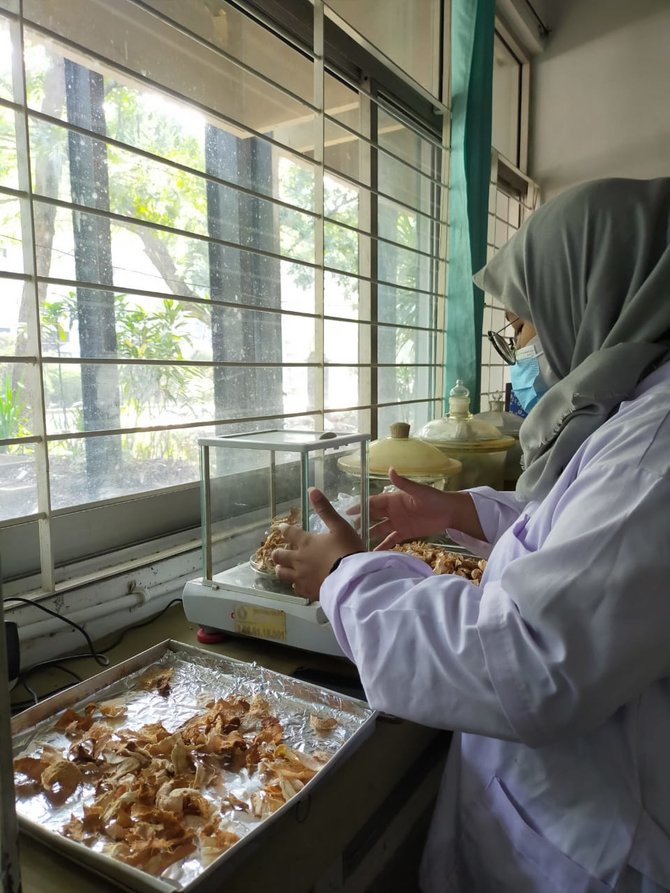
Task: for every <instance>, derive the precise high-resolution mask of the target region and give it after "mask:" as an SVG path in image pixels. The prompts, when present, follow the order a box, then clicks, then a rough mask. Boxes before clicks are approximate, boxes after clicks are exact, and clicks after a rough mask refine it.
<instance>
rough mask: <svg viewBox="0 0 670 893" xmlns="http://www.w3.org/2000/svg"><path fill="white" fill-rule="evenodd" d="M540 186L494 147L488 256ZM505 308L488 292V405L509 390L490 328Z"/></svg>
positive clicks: (498, 324)
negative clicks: (510, 163) (513, 165)
mask: <svg viewBox="0 0 670 893" xmlns="http://www.w3.org/2000/svg"><path fill="white" fill-rule="evenodd" d="M538 198H539V189H538V188H537V186H536V185H535V183H533V182H532V181H531V180H529V179H528V178H527V177H524V176H523V175H522V174H521V173H520V171H517V170H515V169H514V168H512V167H510V166H509V165H508V164H506V163H505V161H504V160H503V159H501V158H500V157H499V156H498V153H497V152H496V151H495V150H494V151H493V153H492V163H491V182H490V185H489V215H488V219H489V225H488V237H487V249H486V250H487V257H488V259H489V260H490V259H491V258H492V257H493V255H494V254H495V253H496V251H497V250H498V249H499V248H501V247H502V246H503V245H504V244H505V242H507V241H508V239H510V238H511V237H512V236H513V235H514V233H515V232H516V231H517V230H518V229H519V227H520V226H521V224H522V223H523V222H524V221H525V220H526V219H527V218H528V217H529V216H530V214H532V212H533V211H534V210H535V207H536V206H537V203H538ZM505 322H506V319H505V308H504V307H503V306H502V304H500V303H499V302H498V301H496V300H495V298H493V297H492V296H491V295H489V294H485V295H484V324H483V326H482V375H481V408H482V410H486V409H488V401H489V399H495V397H494V395H496V394H502V395H504V393H505V387H506V384H507V381H508V380H509V367H508V366H507V365H505V363H504V362H503V360H502V359H501V357H500V356H498V354H497V353H496V351H495V350H494V348H493V345H492V344H491V342H490V341H489V339H488V337H487V332H489V331H494V332H496V331H498V330H499V329H501V328H502V327H503V326H504V325H505Z"/></svg>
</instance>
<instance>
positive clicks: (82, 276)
mask: <svg viewBox="0 0 670 893" xmlns="http://www.w3.org/2000/svg"><path fill="white" fill-rule="evenodd" d="M426 2H427V3H429V4H430V5H432V4H433V0H426ZM7 3H8V0H0V8H3V7H6V6H7ZM11 3H12V5H13V6H14V0H11ZM20 6H21V12H20V16H21V18H22V20H21V21H15V20H14V19H13V18H12V19H10V18H9V17H8V16H6V15H5V14H4V13H3V14H0V51H1V50H2V49H3V48H4V50H5V51H4V52H0V189H1V190H2V191H3V193H4V195H3V196H2V201H1V202H0V205H1V207H0V287H2V299H1V301H0V310H2V314H1V318H0V356H1V357H3V358H4V359H5V361H6V362H5V366H3V367H2V368H0V385H1V384H2V383H3V382H4V383H5V384H6V387H5V388H4V390H3V389H2V388H0V410H1V412H0V415H2V418H3V420H4V424H5V428H4V429H3V430H4V435H2V432H0V435H2V436H0V459H1V458H2V455H3V451H4V453H6V454H7V455H8V456H10V457H11V458H12V461H14V459H17V460H20V462H21V463H23V464H22V465H21V467H20V468H19V469H18V471H17V472H16V474H15V475H14V477H13V478H11V479H10V476H9V475H5V477H2V471H1V470H0V489H2V488H3V487H5V486H6V487H9V486H10V485H12V486H16V487H18V482H21V485H22V486H23V488H24V489H23V491H22V493H23V495H22V496H21V497H20V498H21V500H23V501H22V502H17V499H18V498H19V497H18V496H17V495H16V494H14V496H12V497H11V499H9V498H8V501H7V502H6V505H7V506H9V508H6V507H5V508H3V511H9V512H10V513H12V512H34V511H35V510H36V508H38V509H39V512H40V514H41V517H46V518H47V521H48V523H47V525H44V524H42V523H40V525H39V527H40V536H41V537H43V536H44V532H45V531H46V530H48V529H51V527H53V529H54V531H56V528H57V526H58V525H57V524H55V522H54V524H55V526H54V524H52V522H51V520H50V519H49V512H50V509H51V508H53V509H57V510H62V509H68V508H72V507H79V506H82V505H86V504H87V503H90V502H99V501H102V502H104V501H105V500H109V499H112V500H116V499H121V500H123V498H124V497H128V496H132V495H134V494H139V493H147V494H149V493H150V492H151V491H156V490H163V489H164V488H168V487H181V486H182V485H185V484H193V483H195V482H196V481H197V480H198V477H199V473H198V461H199V457H198V449H197V440H198V437H200V436H202V435H207V434H213V433H216V432H219V433H223V432H230V433H236V432H238V431H242V430H243V431H250V430H260V429H268V428H273V427H279V428H281V427H286V428H292V429H295V430H298V429H303V430H304V429H309V430H321V429H322V428H326V429H327V430H341V431H366V430H369V431H371V432H372V433H375V434H376V425H377V418H378V412H379V409H378V406H377V405H373V395H374V397H375V403H376V402H377V395H379V399H380V400H381V401H382V403H384V402H388V403H389V404H393V405H394V406H395V407H399V408H402V410H403V412H404V407H405V403H406V404H407V405H408V406H413V407H424V408H425V406H426V405H431V401H432V399H433V396H434V393H435V381H436V370H435V368H434V366H433V364H434V362H435V357H436V356H437V355H438V350H437V343H438V341H439V340H440V339H441V338H442V337H443V333H442V332H437V331H435V328H434V327H435V322H436V320H437V319H438V318H439V314H438V310H439V308H440V303H439V302H441V301H442V300H443V296H441V295H438V294H437V288H436V283H437V282H438V275H437V270H438V263H439V262H438V258H437V248H438V244H439V242H440V240H439V237H440V235H441V234H440V232H439V228H440V226H441V225H442V224H441V223H440V221H441V220H442V219H443V218H444V208H443V207H442V206H441V202H442V198H441V194H442V193H441V190H442V184H441V183H440V176H441V157H440V156H441V149H440V147H439V146H436V144H435V140H434V139H433V138H431V137H430V136H429V135H427V134H429V133H430V132H432V126H433V122H432V121H431V122H427V128H428V129H427V130H426V131H424V130H422V129H421V128H420V127H419V126H418V125H417V126H414V125H413V124H412V123H411V122H412V121H413V120H414V115H415V113H417V112H418V110H419V107H420V106H422V105H423V103H418V104H417V108H416V109H413V110H412V109H409V110H408V112H410V114H407V115H406V116H405V115H403V113H402V110H401V109H400V108H399V107H398V108H396V107H395V106H392V105H391V104H390V103H386V104H384V103H385V100H384V99H383V98H381V97H383V96H385V95H386V94H387V93H388V87H389V84H390V83H391V79H389V84H385V83H384V79H383V78H382V79H381V80H380V81H379V82H375V83H374V84H370V85H369V87H368V85H366V88H365V90H364V91H363V90H361V91H359V90H358V89H357V88H356V87H355V86H352V84H351V83H347V82H345V81H346V77H347V76H346V75H343V76H342V77H341V78H340V77H339V76H338V75H337V71H336V68H335V67H334V65H333V63H334V60H330V59H326V60H324V64H325V65H326V66H327V67H328V70H327V73H326V74H325V75H324V81H323V85H322V86H323V90H321V89H320V87H319V85H316V86H317V87H319V88H318V89H315V73H318V71H319V69H318V68H315V66H314V61H313V57H312V51H311V49H310V48H309V46H308V47H307V48H305V47H304V46H303V45H302V43H301V42H300V41H302V40H303V39H304V35H303V34H302V32H301V36H300V38H296V40H295V41H293V40H292V39H291V38H290V36H289V35H287V34H275V33H273V30H272V26H271V24H270V23H267V25H263V26H261V25H260V24H259V23H258V22H257V21H255V20H254V19H253V17H252V16H250V15H245V13H244V12H243V5H242V6H240V5H239V4H236V3H234V4H233V3H230V4H229V3H226V2H225V0H216V2H211V3H210V2H207V0H189V3H183V4H180V3H176V4H175V3H167V4H166V3H165V2H164V0H148V2H146V3H137V2H135V0H115V2H114V3H105V2H104V0H68V3H64V4H59V3H46V4H45V3H43V2H42V0H23V3H21V4H20ZM15 8H16V7H15ZM307 9H308V14H307V15H306V17H305V19H304V21H303V24H304V25H307V26H310V25H311V21H310V18H311V17H310V15H309V4H308V5H307ZM414 18H415V20H416V16H415V17H414ZM419 18H421V16H419ZM292 21H293V20H292V19H291V18H290V17H287V27H290V26H292ZM23 25H25V27H23ZM19 26H21V27H23V36H24V38H25V42H24V48H25V52H24V57H23V60H22V61H23V65H24V73H25V81H26V93H27V108H26V109H22V108H21V109H18V110H16V109H15V108H10V107H9V105H10V103H13V102H15V101H16V98H17V97H16V96H13V93H12V90H13V84H12V78H13V77H14V75H15V71H14V68H15V67H16V64H15V63H16V58H15V60H14V64H13V63H12V53H16V48H17V46H18V42H17V43H16V46H14V47H12V46H11V43H12V40H14V41H16V38H17V37H18V35H19V33H20V27H19ZM436 33H437V32H436ZM431 34H432V32H431ZM307 43H308V44H310V45H311V43H312V42H311V41H310V40H307ZM426 55H428V53H426ZM319 62H320V60H319ZM331 66H333V67H331ZM319 67H320V66H319ZM378 70H379V71H380V72H381V71H382V69H381V68H378ZM368 90H369V92H368ZM385 91H386V92H385ZM322 93H323V94H325V97H324V101H323V103H322V105H321V106H320V107H318V108H316V107H315V106H316V103H317V102H320V97H321V95H322ZM375 97H376V98H375ZM26 120H27V122H28V128H29V133H28V137H29V141H30V146H29V149H30V155H29V158H30V164H31V169H30V170H28V169H27V168H26V167H25V165H26V163H27V160H28V156H27V157H26V158H25V159H24V158H21V156H20V153H21V151H22V145H23V127H24V123H25V121H26ZM17 128H19V129H18V130H17ZM373 140H374V141H376V142H373ZM24 174H25V177H24ZM29 175H30V176H29ZM19 187H20V188H21V189H22V190H26V193H25V195H24V194H23V193H22V194H21V195H20V196H19V195H17V194H16V192H17V190H18V188H19ZM29 189H30V190H32V191H30V192H29V191H28V190H29ZM511 214H513V209H512V208H511V204H510V206H509V207H508V208H507V209H506V215H507V218H509V217H510V215H511ZM498 216H500V215H498ZM507 218H505V225H506V226H507V225H511V221H509V220H508V219H507ZM501 219H503V218H502V217H501ZM442 235H444V234H443V233H442ZM33 236H34V239H33ZM442 243H444V239H443V240H442ZM33 246H34V248H35V252H34V257H33ZM34 272H36V274H37V275H36V276H33V273H34ZM373 326H374V327H375V328H373ZM440 356H441V354H440ZM10 360H11V362H10ZM3 376H4V377H3ZM397 411H399V409H396V412H397ZM411 411H412V412H413V411H414V410H411ZM418 412H419V409H417V410H416V413H418ZM416 413H415V414H416ZM429 416H430V413H426V417H429ZM383 417H384V416H383V411H382V419H383ZM3 437H4V442H3ZM28 439H29V440H30V441H31V443H30V444H28V443H26V440H28ZM10 440H17V441H18V443H14V444H12V443H8V441H10ZM43 441H46V449H47V451H48V460H49V461H48V462H45V461H44V458H45V454H44V451H43V448H42V443H43ZM35 444H36V445H35ZM5 448H6V449H5ZM37 463H42V464H41V465H40V466H39V468H38V465H37ZM5 464H6V465H7V464H8V460H7V462H6V463H5ZM38 472H39V474H38ZM38 479H39V480H40V484H41V483H42V482H43V481H46V483H47V485H48V491H46V492H47V494H48V495H46V496H45V491H44V489H43V488H42V486H40V489H39V493H38V496H39V506H37V504H36V503H37V499H36V485H35V482H36V480H38ZM3 492H4V491H3ZM167 499H168V495H167V494H161V496H160V497H159V499H158V501H157V504H162V505H165V504H166V500H167ZM12 500H13V501H12ZM191 503H192V504H191ZM122 505H123V502H121V503H120V506H122ZM17 506H18V508H17ZM189 506H190V508H189V510H188V511H189V512H190V514H189V517H187V518H186V517H185V518H184V519H182V520H181V522H180V523H182V524H183V526H189V525H190V526H194V525H196V524H197V523H198V519H197V515H196V506H195V501H194V500H191V502H189ZM120 510H121V507H119V511H120ZM95 511H96V512H98V511H100V512H103V513H104V512H107V511H111V508H110V507H109V506H104V505H101V506H96V507H95ZM63 517H65V518H68V517H69V514H68V513H65V515H64V516H63ZM61 522H62V517H61V520H60V521H59V522H58V523H61ZM152 523H153V522H151V521H150V520H147V524H146V531H147V537H149V536H151V535H152V534H151V530H154V535H155V536H162V535H164V534H165V533H166V530H167V527H166V526H165V525H166V524H167V523H168V522H163V521H161V523H162V524H163V526H162V527H160V525H159V524H158V522H156V524H154V526H153V527H152V526H151V525H152ZM169 523H171V522H169ZM137 526H138V528H139V525H137ZM150 528H151V530H150ZM59 536H60V534H59V533H56V538H58V537H59ZM130 536H134V534H129V537H130ZM128 542H130V540H129V541H128ZM118 543H119V541H118V539H115V540H114V541H113V542H112V545H111V546H110V548H116V545H118ZM124 544H125V541H124ZM42 545H43V546H44V543H42ZM68 548H70V547H69V546H68ZM82 548H83V552H82V554H91V553H90V552H89V553H86V548H87V546H86V545H84V546H83V547H82ZM91 550H92V551H94V552H95V553H96V554H97V553H98V552H99V551H100V550H101V547H100V544H99V543H98V544H97V545H96V546H95V547H93V546H91ZM36 551H38V552H39V551H40V550H36ZM75 553H77V550H76V548H74V547H73V550H71V551H70V552H68V553H67V555H66V556H65V557H64V558H63V553H62V550H61V547H60V544H59V543H55V548H53V549H51V548H50V547H47V548H42V549H41V554H42V556H43V557H46V556H48V555H49V554H51V555H54V556H60V557H59V558H58V560H61V559H62V560H64V561H66V562H68V561H70V560H73V558H74V557H76V554H75ZM77 554H78V553H77ZM24 565H25V562H24ZM22 566H23V565H22ZM64 573H65V572H63V574H64ZM48 576H49V577H50V578H51V577H52V576H53V573H52V572H50V573H49V575H48ZM65 578H66V576H64V575H61V576H60V577H58V579H65Z"/></svg>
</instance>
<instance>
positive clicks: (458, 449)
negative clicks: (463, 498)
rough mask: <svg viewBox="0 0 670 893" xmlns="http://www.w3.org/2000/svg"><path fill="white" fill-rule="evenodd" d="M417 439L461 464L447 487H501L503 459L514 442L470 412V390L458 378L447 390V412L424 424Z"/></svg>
mask: <svg viewBox="0 0 670 893" xmlns="http://www.w3.org/2000/svg"><path fill="white" fill-rule="evenodd" d="M419 439H421V440H424V441H425V442H426V443H429V444H430V445H431V446H435V447H437V448H438V449H439V450H441V451H442V452H443V453H444V454H445V455H447V456H448V457H449V458H451V459H457V460H458V461H459V462H460V463H461V464H462V466H463V468H462V471H461V474H460V475H458V477H457V478H455V479H454V478H452V479H451V480H450V482H449V486H448V489H450V490H464V489H467V488H469V487H480V486H489V487H494V488H495V489H497V490H502V489H503V487H504V484H505V459H506V456H507V452H508V450H509V449H510V447H512V446H514V438H513V437H511V436H509V435H507V434H503V433H502V432H501V431H500V429H499V428H497V427H496V426H495V425H492V424H491V423H490V422H488V421H486V420H483V419H478V418H477V417H476V416H473V415H472V413H471V412H470V391H469V390H468V389H467V387H466V386H465V384H464V383H463V381H462V380H461V379H458V381H457V382H456V384H455V385H454V387H453V388H452V389H451V391H449V412H448V414H447V415H445V416H443V417H442V418H439V419H434V420H433V421H432V422H428V424H426V425H424V426H423V428H422V429H421V431H420V432H419Z"/></svg>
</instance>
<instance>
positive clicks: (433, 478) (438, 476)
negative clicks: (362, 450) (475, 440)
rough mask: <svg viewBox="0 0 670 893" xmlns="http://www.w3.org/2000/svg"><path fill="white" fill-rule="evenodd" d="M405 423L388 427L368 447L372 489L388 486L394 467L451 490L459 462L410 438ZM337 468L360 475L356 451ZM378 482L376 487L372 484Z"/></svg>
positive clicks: (341, 461)
mask: <svg viewBox="0 0 670 893" xmlns="http://www.w3.org/2000/svg"><path fill="white" fill-rule="evenodd" d="M409 432H410V426H409V425H408V424H407V423H406V422H395V423H394V424H393V425H391V426H390V429H389V434H390V436H389V437H384V438H381V439H380V440H373V441H372V443H370V445H369V450H368V476H369V478H370V490H371V492H375V491H377V492H379V491H380V490H382V489H384V486H385V485H387V486H388V485H389V479H388V470H389V468H391V467H393V468H395V470H396V471H397V472H398V474H401V475H403V477H407V478H411V480H413V481H419V482H420V483H424V484H431V485H432V486H434V487H437V488H438V489H451V487H450V484H451V481H452V479H454V478H455V477H458V475H459V474H460V473H461V470H462V465H461V463H460V461H458V460H457V459H454V458H453V457H451V456H446V455H445V454H444V453H443V452H442V451H441V450H439V449H438V448H437V447H435V446H432V445H431V444H429V443H425V442H424V441H422V440H419V439H418V438H416V437H410V434H409ZM339 465H340V468H342V469H343V470H344V471H347V472H348V473H349V474H352V475H354V476H359V475H360V458H359V457H358V455H357V454H356V453H351V454H349V455H347V456H343V457H342V458H341V459H340V460H339ZM373 482H377V486H375V483H373Z"/></svg>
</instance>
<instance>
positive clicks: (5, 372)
mask: <svg viewBox="0 0 670 893" xmlns="http://www.w3.org/2000/svg"><path fill="white" fill-rule="evenodd" d="M34 408H35V376H34V367H33V366H30V365H28V364H24V363H0V450H1V449H2V447H3V445H2V441H3V440H6V439H10V438H14V437H30V436H31V435H32V434H34V433H35V428H34ZM4 447H5V451H6V450H7V449H11V445H7V444H4Z"/></svg>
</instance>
